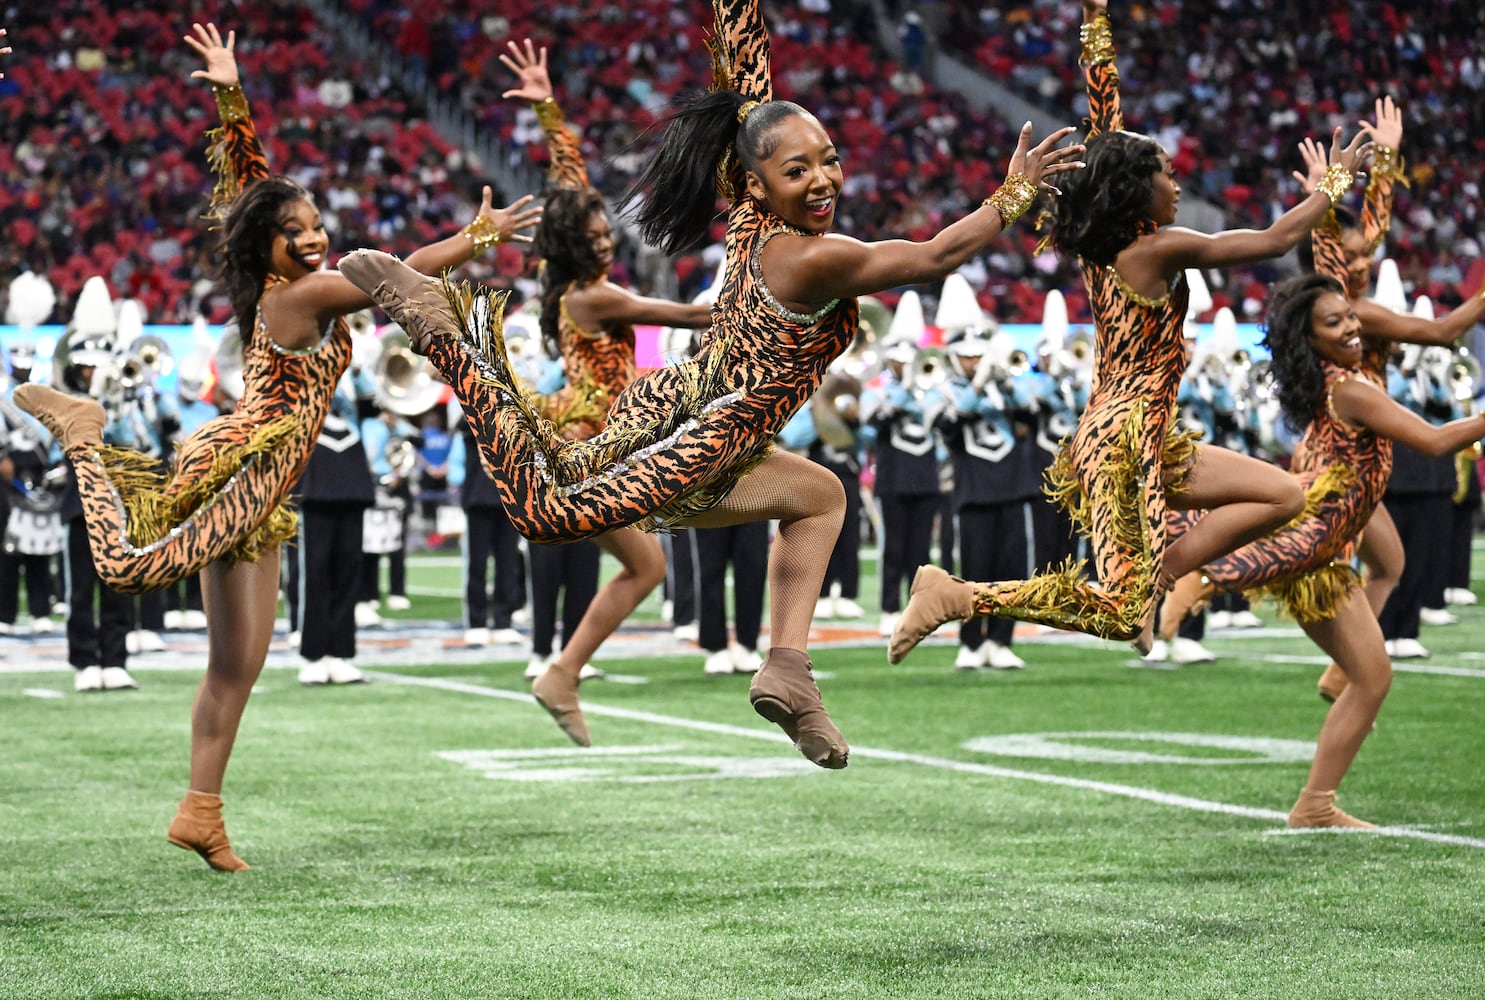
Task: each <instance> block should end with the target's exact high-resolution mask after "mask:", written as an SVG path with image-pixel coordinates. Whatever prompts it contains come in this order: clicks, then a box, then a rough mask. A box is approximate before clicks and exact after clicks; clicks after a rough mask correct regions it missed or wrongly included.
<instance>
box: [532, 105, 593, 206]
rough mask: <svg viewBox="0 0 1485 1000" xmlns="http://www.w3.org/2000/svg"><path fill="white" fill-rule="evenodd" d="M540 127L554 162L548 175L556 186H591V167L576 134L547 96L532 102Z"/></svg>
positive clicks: (558, 108) (559, 109) (560, 110)
mask: <svg viewBox="0 0 1485 1000" xmlns="http://www.w3.org/2000/svg"><path fill="white" fill-rule="evenodd" d="M532 107H533V108H535V110H536V119H537V121H539V122H541V130H542V131H543V132H545V133H546V137H547V152H548V154H550V156H551V158H552V165H551V166H550V167H549V168H547V178H548V180H550V181H551V183H552V184H553V186H555V187H565V188H584V187H587V186H588V166H587V164H585V163H584V162H583V154H582V149H581V147H580V146H579V145H578V139H577V136H575V135H573V134H572V129H570V128H568V127H567V122H566V120H565V119H564V118H563V117H562V108H561V107H559V106H558V104H557V102H556V101H554V100H552V99H550V98H548V99H547V100H545V101H540V102H538V103H536V104H533V105H532Z"/></svg>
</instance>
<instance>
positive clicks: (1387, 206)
mask: <svg viewBox="0 0 1485 1000" xmlns="http://www.w3.org/2000/svg"><path fill="white" fill-rule="evenodd" d="M1376 111H1377V120H1376V122H1375V123H1374V124H1373V123H1370V122H1362V123H1361V127H1362V129H1363V130H1364V131H1366V132H1367V133H1368V134H1369V135H1370V136H1371V138H1372V142H1373V143H1374V144H1375V148H1374V149H1373V150H1372V169H1371V176H1370V177H1369V178H1368V179H1367V182H1366V202H1365V203H1364V204H1363V205H1362V208H1361V229H1362V232H1363V233H1364V234H1365V236H1366V246H1367V250H1368V252H1370V253H1375V252H1376V250H1377V247H1379V246H1381V245H1382V241H1383V240H1384V239H1386V238H1387V230H1388V228H1389V227H1390V226H1391V224H1392V189H1393V187H1394V186H1395V185H1396V184H1397V182H1398V181H1399V180H1401V179H1402V176H1403V168H1402V154H1401V152H1399V150H1400V149H1401V147H1402V134H1403V119H1402V111H1401V110H1400V109H1399V108H1398V107H1397V105H1396V104H1394V103H1393V101H1392V98H1391V97H1390V96H1389V97H1379V98H1377V105H1376Z"/></svg>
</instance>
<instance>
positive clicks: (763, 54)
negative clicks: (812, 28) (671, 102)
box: [709, 0, 773, 103]
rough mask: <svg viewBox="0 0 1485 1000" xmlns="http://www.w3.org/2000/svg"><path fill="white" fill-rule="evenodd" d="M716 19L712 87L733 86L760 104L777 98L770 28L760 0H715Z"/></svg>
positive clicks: (713, 18)
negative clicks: (769, 44)
mask: <svg viewBox="0 0 1485 1000" xmlns="http://www.w3.org/2000/svg"><path fill="white" fill-rule="evenodd" d="M712 21H713V31H714V32H715V36H714V37H713V39H712V40H711V42H710V43H709V44H710V45H711V48H712V64H713V72H714V75H715V78H714V79H713V81H712V83H713V86H712V89H714V90H722V89H724V88H730V89H732V90H735V91H737V92H738V93H739V94H742V95H743V96H744V97H746V98H747V99H748V100H750V101H758V102H760V103H761V102H763V101H771V100H773V77H772V75H771V73H770V68H769V54H768V28H767V27H766V26H765V25H764V23H763V13H762V11H760V10H759V9H758V0H712Z"/></svg>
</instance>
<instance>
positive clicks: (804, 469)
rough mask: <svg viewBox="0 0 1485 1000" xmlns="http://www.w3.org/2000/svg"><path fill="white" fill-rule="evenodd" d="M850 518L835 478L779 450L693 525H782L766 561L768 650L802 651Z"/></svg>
mask: <svg viewBox="0 0 1485 1000" xmlns="http://www.w3.org/2000/svg"><path fill="white" fill-rule="evenodd" d="M845 513H846V496H845V492H844V491H843V490H842V489H841V485H840V480H839V479H837V478H836V477H835V475H834V473H832V472H830V471H829V470H828V469H826V468H824V467H823V466H821V465H817V464H815V463H814V462H811V461H810V460H809V459H807V458H803V457H801V456H799V455H794V454H790V453H789V452H786V451H776V452H774V453H773V454H771V455H769V456H768V457H767V458H765V459H764V460H763V461H762V462H760V463H759V464H758V466H757V467H756V468H755V469H754V470H753V471H752V472H750V473H748V474H747V475H746V476H744V477H743V478H742V479H740V480H738V483H737V485H736V486H735V487H733V489H732V492H730V493H728V494H727V498H726V499H725V500H723V501H722V502H721V503H720V504H718V505H717V506H716V507H714V508H712V509H711V510H709V511H707V512H706V513H705V514H702V515H701V516H699V517H696V518H693V519H692V520H691V521H690V522H689V524H690V526H691V527H693V528H719V527H723V526H725V525H729V524H745V523H747V522H749V521H763V520H773V519H777V520H778V522H779V530H778V534H777V536H776V537H775V538H774V541H773V551H772V552H771V553H770V554H769V558H768V618H769V645H770V646H782V647H784V648H786V649H799V650H803V649H806V648H807V647H808V644H809V635H810V621H811V619H813V618H814V614H815V600H816V599H817V598H818V597H819V596H820V585H821V584H822V583H823V582H824V580H825V568H826V565H827V564H828V563H829V562H830V552H831V550H832V549H834V548H835V541H836V539H837V538H839V537H840V526H841V522H842V521H843V520H844V519H845Z"/></svg>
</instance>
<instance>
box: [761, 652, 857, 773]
mask: <svg viewBox="0 0 1485 1000" xmlns="http://www.w3.org/2000/svg"><path fill="white" fill-rule="evenodd" d="M810 666H811V664H810V658H809V654H808V653H806V652H804V650H802V649H787V648H785V647H783V646H774V647H773V648H771V649H770V650H769V651H768V658H767V659H766V660H764V661H763V666H762V667H761V668H759V670H758V672H757V673H756V674H754V675H753V682H752V684H751V685H750V686H749V688H748V701H750V702H752V703H753V711H755V712H757V713H758V714H759V715H761V716H763V717H764V718H765V719H767V720H768V721H769V722H772V723H773V724H774V725H776V726H778V727H779V728H780V729H782V730H783V731H784V733H785V734H786V735H787V736H788V737H789V739H790V740H792V741H793V742H794V747H795V749H796V750H798V751H799V752H800V753H802V754H804V756H805V757H806V759H808V760H809V761H810V762H811V763H813V764H818V765H819V766H821V767H828V768H830V769H831V770H838V769H840V768H842V767H845V766H846V763H847V758H848V757H849V756H850V753H851V748H850V747H849V746H848V745H847V744H846V738H845V737H844V736H842V735H841V732H840V730H839V729H837V728H835V723H833V722H831V721H830V716H829V715H828V714H826V712H825V703H824V702H823V701H822V700H821V699H820V689H819V687H818V686H816V684H815V675H814V672H813V671H812V670H811V669H810Z"/></svg>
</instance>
